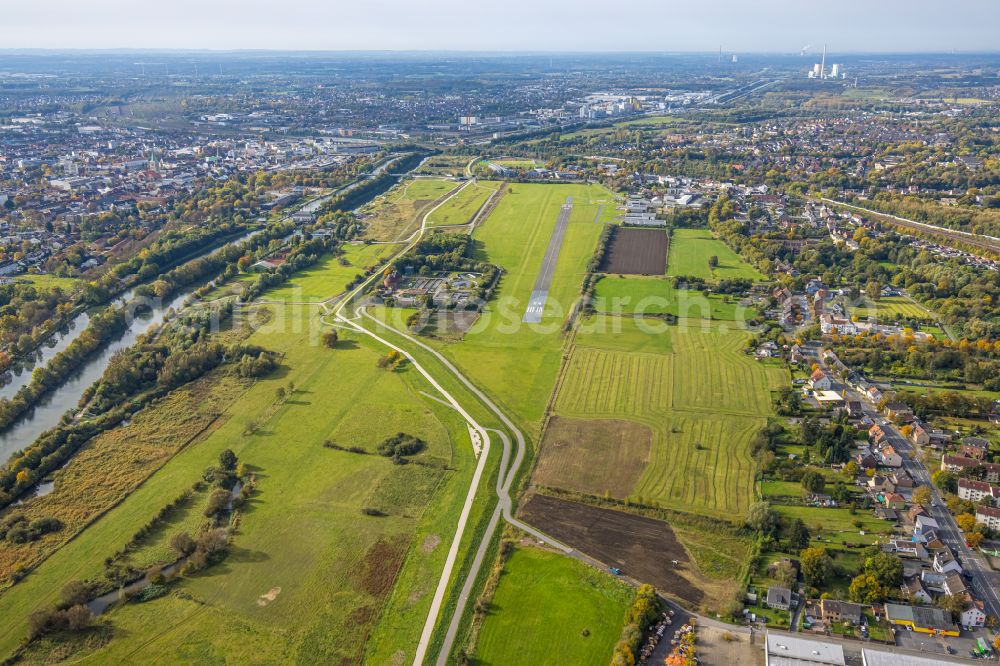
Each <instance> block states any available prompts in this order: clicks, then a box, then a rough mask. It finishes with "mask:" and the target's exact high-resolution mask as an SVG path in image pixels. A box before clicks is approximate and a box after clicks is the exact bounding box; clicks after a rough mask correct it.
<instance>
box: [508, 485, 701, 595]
mask: <svg viewBox="0 0 1000 666" xmlns="http://www.w3.org/2000/svg"><path fill="white" fill-rule="evenodd" d="M519 513H520V515H521V517H522V518H523V519H524V520H526V521H527V522H528V523H530V524H532V525H535V526H537V527H538V528H539V529H541V530H543V531H545V532H547V533H548V534H551V535H552V536H554V537H555V538H557V539H559V540H560V541H562V542H563V543H565V544H566V545H568V546H572V547H573V548H576V549H577V550H579V551H580V552H582V553H585V554H587V555H589V556H590V557H593V558H594V559H596V560H598V561H600V562H603V563H604V564H607V565H608V566H615V567H619V568H620V569H621V570H622V573H624V574H625V575H626V576H629V577H631V578H634V579H636V580H638V581H641V582H643V583H650V584H652V585H654V586H655V587H656V588H657V589H658V590H661V591H663V592H664V593H667V594H671V595H673V596H675V597H678V598H680V599H683V600H684V601H685V602H688V603H690V604H692V605H694V606H697V605H699V604H700V603H701V600H702V597H703V596H704V595H703V594H702V592H701V591H700V590H698V589H697V588H695V587H694V586H692V585H691V583H689V582H688V581H687V580H685V578H684V577H682V576H681V575H680V574H681V572H683V571H689V570H691V571H690V573H689V575H696V574H695V572H694V571H693V565H692V564H691V563H690V562H689V560H688V556H687V552H686V551H685V550H684V548H683V547H682V546H681V544H680V543H679V542H678V541H677V538H676V537H675V536H674V533H673V530H671V529H670V526H669V525H667V524H666V523H664V522H662V521H659V520H653V519H652V518H645V517H643V516H634V515H631V514H628V513H623V512H621V511H614V510H611V509H602V508H599V507H595V506H589V505H587V504H580V503H578V502H570V501H567V500H563V499H558V498H555V497H549V496H546V495H533V496H531V498H530V499H529V500H528V501H527V502H525V503H524V504H523V505H522V506H521V509H520V512H519ZM672 561H677V564H676V565H675V564H673V563H672Z"/></svg>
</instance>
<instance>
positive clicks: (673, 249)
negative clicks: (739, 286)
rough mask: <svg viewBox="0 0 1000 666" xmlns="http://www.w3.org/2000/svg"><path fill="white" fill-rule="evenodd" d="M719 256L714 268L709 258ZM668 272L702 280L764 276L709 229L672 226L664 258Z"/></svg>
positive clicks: (760, 277)
mask: <svg viewBox="0 0 1000 666" xmlns="http://www.w3.org/2000/svg"><path fill="white" fill-rule="evenodd" d="M713 256H714V257H717V258H718V261H719V263H718V265H717V266H716V267H715V268H714V269H713V268H712V267H711V266H710V265H709V259H710V258H711V257H713ZM667 274H668V275H689V276H691V277H697V278H702V279H704V280H733V279H740V278H742V279H745V280H755V281H759V280H763V279H764V276H763V275H761V274H760V272H759V271H758V270H757V269H755V268H754V267H753V266H751V265H750V264H748V263H747V262H745V261H743V259H742V258H740V256H739V255H738V254H736V253H735V252H733V251H732V250H731V249H729V246H728V245H726V244H725V243H723V242H722V241H720V240H718V239H717V238H715V237H714V236H713V235H712V232H711V231H709V230H708V229H674V232H673V234H672V235H671V236H670V253H669V256H668V258H667Z"/></svg>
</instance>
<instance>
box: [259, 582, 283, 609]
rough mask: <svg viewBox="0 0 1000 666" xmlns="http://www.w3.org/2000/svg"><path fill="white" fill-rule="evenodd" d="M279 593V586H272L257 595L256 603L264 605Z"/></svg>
mask: <svg viewBox="0 0 1000 666" xmlns="http://www.w3.org/2000/svg"><path fill="white" fill-rule="evenodd" d="M279 594H281V588H280V587H272V588H271V589H270V590H268V591H267V592H265V593H264V594H262V595H260V596H259V597H257V605H258V606H266V605H268V604H269V603H271V602H272V601H274V600H275V599H277V598H278V595H279Z"/></svg>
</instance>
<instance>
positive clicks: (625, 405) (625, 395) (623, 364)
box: [556, 347, 674, 416]
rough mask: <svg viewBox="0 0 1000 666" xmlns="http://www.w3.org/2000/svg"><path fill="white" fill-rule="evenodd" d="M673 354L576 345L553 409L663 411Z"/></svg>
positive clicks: (620, 412)
mask: <svg viewBox="0 0 1000 666" xmlns="http://www.w3.org/2000/svg"><path fill="white" fill-rule="evenodd" d="M673 371H674V364H673V357H672V356H666V355H657V354H636V353H632V352H624V351H609V350H605V349H594V348H590V347H578V348H577V349H576V350H575V351H574V352H573V355H572V357H571V359H570V362H569V368H568V372H567V374H566V383H565V384H564V387H563V389H562V390H560V392H559V397H558V399H557V401H556V409H557V410H558V411H559V412H560V413H563V414H573V415H577V416H589V415H630V416H640V415H642V414H649V413H655V414H662V413H665V412H666V411H668V410H669V409H670V405H671V403H672V388H673V375H674V372H673Z"/></svg>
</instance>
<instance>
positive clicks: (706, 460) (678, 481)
mask: <svg viewBox="0 0 1000 666" xmlns="http://www.w3.org/2000/svg"><path fill="white" fill-rule="evenodd" d="M765 423H766V420H765V419H763V418H753V417H743V416H732V415H727V416H725V417H722V418H720V417H717V416H715V415H712V414H698V413H693V412H692V413H683V412H677V413H675V414H673V415H671V416H670V417H668V418H666V419H665V420H664V421H661V424H662V426H661V427H662V430H661V431H660V433H659V437H657V438H656V439H655V440H654V443H653V448H652V451H651V452H650V463H649V465H647V466H646V471H645V472H644V473H643V475H642V477H641V478H640V479H639V482H638V484H637V485H636V488H635V491H634V494H635V495H638V496H641V497H643V498H655V499H656V500H657V501H660V502H661V503H664V504H666V505H668V506H671V507H677V508H694V509H695V510H703V511H705V512H707V513H712V514H718V515H723V516H725V515H738V514H743V513H746V511H747V509H748V508H749V504H750V502H751V500H752V497H753V484H754V468H753V461H752V460H751V458H750V452H749V447H748V446H747V444H748V443H749V441H750V438H751V437H753V434H754V433H755V432H757V430H758V429H760V428H762V427H763V426H764V425H765Z"/></svg>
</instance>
